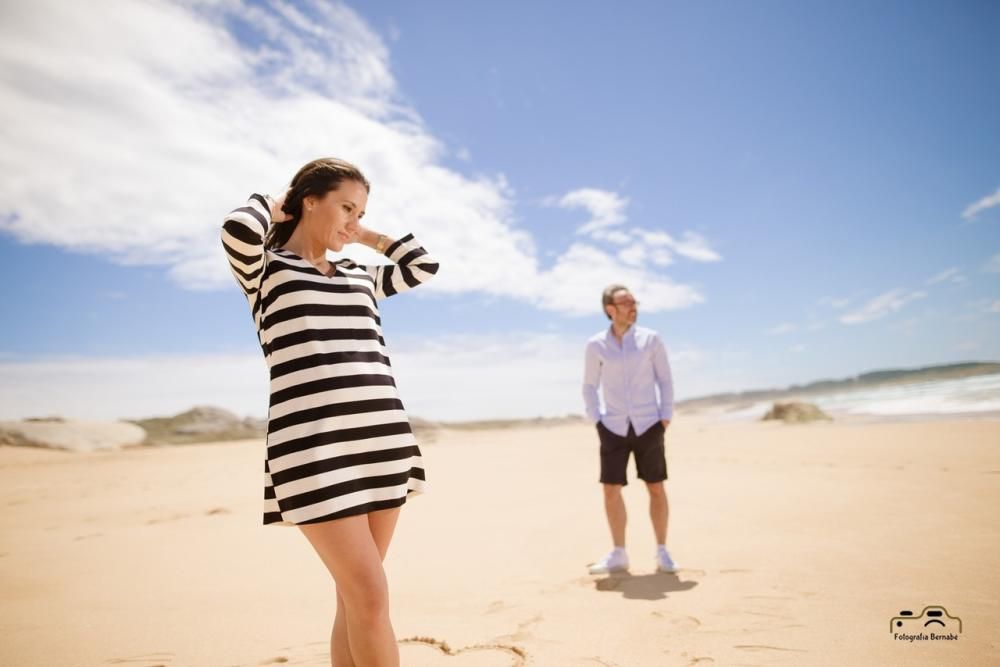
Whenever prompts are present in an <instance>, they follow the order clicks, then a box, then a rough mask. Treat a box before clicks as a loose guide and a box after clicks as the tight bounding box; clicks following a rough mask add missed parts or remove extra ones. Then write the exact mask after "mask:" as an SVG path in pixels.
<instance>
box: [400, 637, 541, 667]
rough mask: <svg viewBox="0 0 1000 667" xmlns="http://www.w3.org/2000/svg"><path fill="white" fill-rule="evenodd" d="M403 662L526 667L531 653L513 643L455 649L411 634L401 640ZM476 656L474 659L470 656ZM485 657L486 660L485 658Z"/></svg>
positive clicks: (415, 666)
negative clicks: (524, 666)
mask: <svg viewBox="0 0 1000 667" xmlns="http://www.w3.org/2000/svg"><path fill="white" fill-rule="evenodd" d="M399 644H400V652H399V653H400V655H399V657H400V664H403V665H407V667H434V666H436V665H444V666H446V667H461V665H463V664H470V665H471V664H475V665H476V666H477V667H487V666H488V667H523V665H526V664H528V654H527V653H526V652H525V650H524V649H523V648H521V647H520V646H514V645H512V644H500V643H490V644H474V645H472V646H465V647H463V648H460V649H453V648H452V647H451V646H449V645H448V642H446V641H443V640H440V639H435V638H434V637H408V638H406V639H400V640H399ZM473 656H474V657H475V659H474V660H471V659H470V658H472V657H473ZM484 660H485V661H484Z"/></svg>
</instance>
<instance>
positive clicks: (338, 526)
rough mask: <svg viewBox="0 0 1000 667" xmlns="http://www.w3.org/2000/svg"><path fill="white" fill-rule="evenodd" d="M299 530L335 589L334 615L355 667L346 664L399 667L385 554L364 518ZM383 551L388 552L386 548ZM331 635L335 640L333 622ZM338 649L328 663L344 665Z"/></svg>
mask: <svg viewBox="0 0 1000 667" xmlns="http://www.w3.org/2000/svg"><path fill="white" fill-rule="evenodd" d="M380 525H381V524H380ZM299 528H300V529H301V530H302V532H303V534H305V536H306V538H307V539H308V540H309V542H310V543H311V544H312V545H313V548H314V549H315V550H316V553H317V554H319V557H320V559H321V560H322V561H323V564H324V565H326V568H327V570H329V571H330V574H331V575H332V576H333V579H334V581H335V582H336V584H337V594H338V598H339V599H338V612H339V613H340V616H341V620H342V624H343V625H346V626H347V635H348V640H349V646H350V651H349V656H351V657H353V662H348V663H346V664H347V665H351V664H357V665H360V666H363V667H399V647H398V646H397V644H396V637H395V635H394V633H393V630H392V624H391V623H390V621H389V590H388V584H387V582H386V578H385V572H384V571H383V569H382V555H383V553H384V551H383V550H382V549H380V548H379V545H378V544H377V543H376V541H375V538H374V536H373V534H372V529H371V527H370V526H369V521H368V516H367V515H364V514H360V515H356V516H351V517H345V518H343V519H337V520H334V521H324V522H322V523H315V524H308V525H301V526H299ZM390 537H391V535H390ZM384 548H385V549H388V544H387V543H386V544H385V545H384ZM341 600H342V601H343V602H342V604H341ZM333 636H334V638H335V639H336V638H337V622H336V620H334V633H333ZM331 643H333V642H331ZM337 650H338V653H337V655H333V654H332V651H331V661H335V660H337V659H338V657H339V658H340V659H341V660H344V654H343V652H342V651H341V649H340V646H338V647H337ZM343 664H345V663H343V662H342V663H340V664H337V665H336V667H341V665H343Z"/></svg>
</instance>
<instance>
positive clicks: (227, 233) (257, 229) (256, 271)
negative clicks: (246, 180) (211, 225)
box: [222, 194, 284, 297]
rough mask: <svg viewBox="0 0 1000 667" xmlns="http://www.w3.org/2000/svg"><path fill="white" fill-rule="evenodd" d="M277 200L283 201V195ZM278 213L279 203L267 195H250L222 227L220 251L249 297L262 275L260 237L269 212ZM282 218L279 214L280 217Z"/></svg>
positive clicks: (266, 223) (254, 291) (263, 231)
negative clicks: (223, 251)
mask: <svg viewBox="0 0 1000 667" xmlns="http://www.w3.org/2000/svg"><path fill="white" fill-rule="evenodd" d="M280 199H284V195H282V196H281V198H280ZM272 211H276V212H280V211H281V203H280V201H279V202H276V201H274V200H272V199H271V198H270V197H268V196H267V195H260V194H252V195H250V199H248V200H247V203H246V206H242V207H240V208H238V209H236V210H235V211H233V212H231V213H230V214H229V215H227V216H226V219H225V221H224V222H223V223H222V247H223V248H225V250H226V256H227V258H228V259H229V268H230V269H232V272H233V276H235V278H236V282H238V283H239V285H240V287H241V288H242V289H243V292H244V293H246V295H247V296H248V297H249V296H250V295H252V294H255V293H256V292H257V290H258V289H259V288H260V276H261V274H262V273H263V271H264V236H265V235H266V233H267V226H268V224H269V222H270V221H271V212H272ZM282 215H283V214H282Z"/></svg>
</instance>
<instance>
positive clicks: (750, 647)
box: [733, 644, 809, 653]
mask: <svg viewBox="0 0 1000 667" xmlns="http://www.w3.org/2000/svg"><path fill="white" fill-rule="evenodd" d="M733 648H738V649H742V650H744V651H754V652H759V651H791V652H793V653H808V652H809V651H806V650H805V649H801V648H785V647H783V646H768V645H767V644H736V645H735V646H733Z"/></svg>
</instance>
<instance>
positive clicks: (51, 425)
mask: <svg viewBox="0 0 1000 667" xmlns="http://www.w3.org/2000/svg"><path fill="white" fill-rule="evenodd" d="M145 440H146V431H144V430H143V429H142V427H141V426H138V425H136V424H130V423H128V422H121V421H109V422H102V421H85V420H76V419H63V418H61V417H48V418H42V419H25V420H23V421H5V422H0V444H2V445H18V446H21V447H45V448H48V449H64V450H67V451H73V452H92V451H97V450H102V449H121V448H122V447H132V446H134V445H141V444H142V443H143V442H144V441H145Z"/></svg>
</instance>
